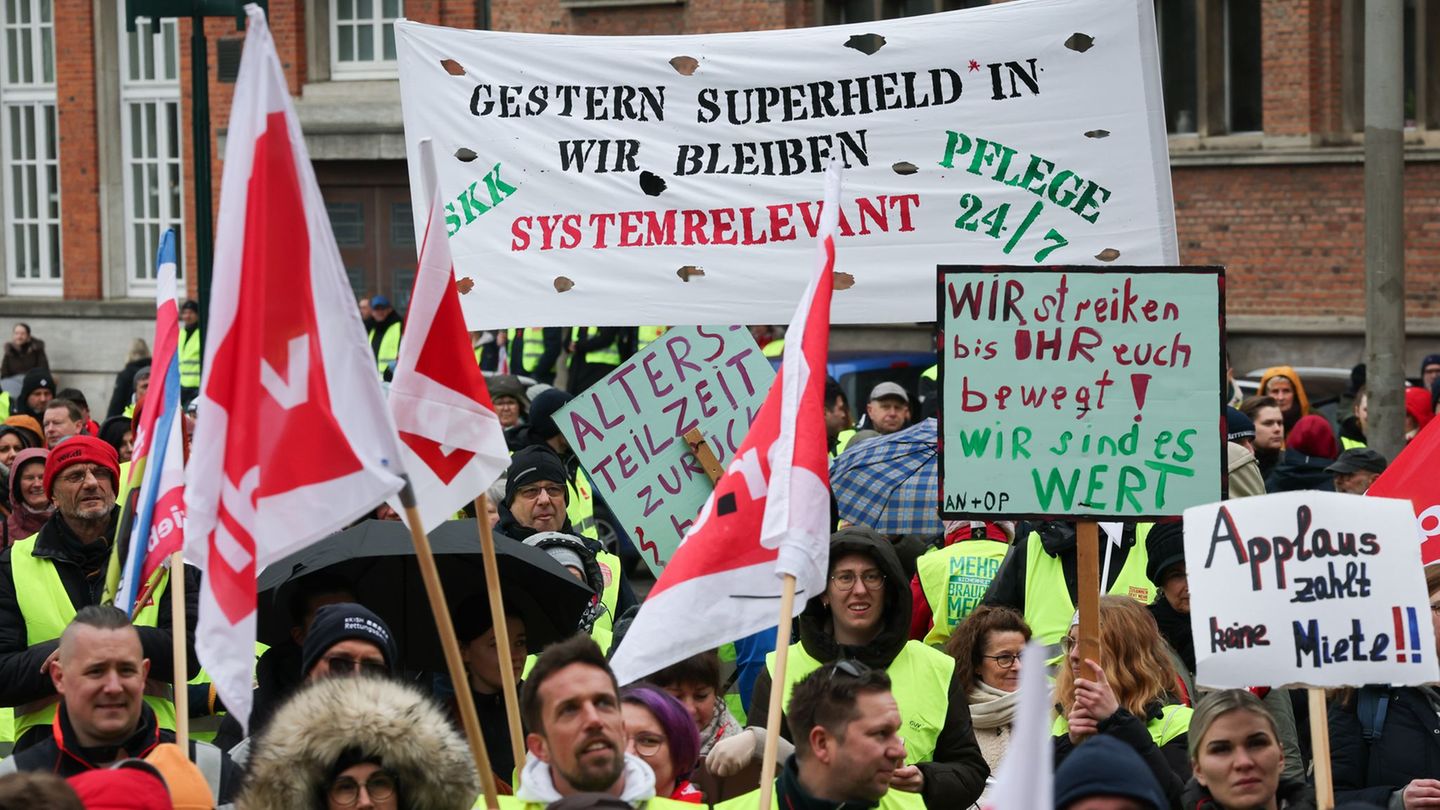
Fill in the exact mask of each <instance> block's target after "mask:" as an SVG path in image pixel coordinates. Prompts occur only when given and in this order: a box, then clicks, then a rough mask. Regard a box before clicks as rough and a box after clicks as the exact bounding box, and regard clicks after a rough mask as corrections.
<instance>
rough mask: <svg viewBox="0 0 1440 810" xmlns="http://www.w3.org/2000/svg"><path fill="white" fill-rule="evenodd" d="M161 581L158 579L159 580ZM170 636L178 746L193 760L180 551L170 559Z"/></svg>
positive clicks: (183, 567) (183, 564)
mask: <svg viewBox="0 0 1440 810" xmlns="http://www.w3.org/2000/svg"><path fill="white" fill-rule="evenodd" d="M156 578H157V579H158V577H156ZM170 585H171V588H170V635H171V639H170V641H171V655H172V656H173V658H174V670H175V673H174V678H175V681H174V683H173V686H174V690H175V700H174V703H175V744H176V745H178V746H180V750H181V751H182V752H183V753H184V754H185V756H186V757H189V756H190V692H189V691H188V690H187V689H186V686H187V685H188V684H189V681H190V678H189V677H188V674H187V670H188V669H189V667H187V666H186V664H187V663H188V662H189V656H187V655H186V654H185V649H186V643H185V642H186V639H187V638H188V637H189V634H188V633H187V632H186V623H185V560H184V559H183V557H182V553H181V552H179V551H177V552H175V553H174V554H171V555H170Z"/></svg>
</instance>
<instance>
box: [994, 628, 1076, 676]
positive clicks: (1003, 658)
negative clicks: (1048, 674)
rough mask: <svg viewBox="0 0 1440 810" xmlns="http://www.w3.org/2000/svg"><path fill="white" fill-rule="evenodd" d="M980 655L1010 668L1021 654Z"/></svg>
mask: <svg viewBox="0 0 1440 810" xmlns="http://www.w3.org/2000/svg"><path fill="white" fill-rule="evenodd" d="M1066 638H1069V636H1066ZM1062 646H1063V643H1062ZM1067 652H1068V650H1067ZM980 657H981V658H989V659H990V660H991V661H994V662H995V666H997V667H1000V668H1001V669H1009V668H1011V667H1013V666H1015V662H1016V661H1019V660H1020V656H1018V655H1016V654H1015V653H1000V654H999V655H982V656H980Z"/></svg>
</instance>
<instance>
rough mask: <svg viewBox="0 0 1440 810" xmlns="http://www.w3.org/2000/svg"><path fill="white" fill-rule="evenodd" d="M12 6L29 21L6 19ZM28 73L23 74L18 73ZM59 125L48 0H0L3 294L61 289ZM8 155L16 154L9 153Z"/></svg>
mask: <svg viewBox="0 0 1440 810" xmlns="http://www.w3.org/2000/svg"><path fill="white" fill-rule="evenodd" d="M18 9H23V10H25V11H27V12H28V13H29V21H28V22H24V21H20V20H17V19H11V15H12V12H14V11H16V10H18ZM47 17H48V19H47ZM47 35H48V41H47ZM12 42H13V43H16V44H18V45H20V46H21V47H19V48H15V49H13V50H18V52H19V54H20V56H19V61H17V63H16V68H17V71H19V72H20V73H21V74H22V75H19V76H12V75H11V65H10V60H11V57H12V56H15V53H12ZM47 45H48V53H47V47H46V46H47ZM26 57H28V59H27V58H26ZM47 59H48V64H47ZM27 62H28V64H27ZM27 68H28V70H29V75H28V76H27V75H24V71H25V70H26V69H27ZM47 69H48V71H49V77H48V81H47V77H46V71H47ZM27 110H28V111H29V115H30V118H29V120H28V121H26V120H25V116H26V111H27ZM17 115H18V116H19V118H20V120H19V122H18V123H19V124H20V129H18V130H17V127H16V126H15V124H16V123H17V121H16V116H17ZM58 123H59V119H58V117H57V110H56V106H55V13H54V3H53V0H0V157H3V160H0V166H3V175H0V196H3V198H4V201H3V204H0V209H3V228H4V231H3V234H4V235H3V237H0V244H3V245H4V253H5V259H4V263H5V280H6V291H7V292H9V293H10V294H12V295H35V296H57V295H60V294H62V293H63V292H64V273H63V269H62V268H63V262H62V261H61V247H60V245H61V241H62V240H61V237H60V233H61V225H60V161H59V143H60V136H59V133H58V132H57V131H56V130H57V129H58ZM15 150H19V151H20V157H18V158H17V157H16V156H15V155H14V154H13V153H14V151H15ZM27 155H30V156H27ZM17 176H18V177H20V178H21V182H19V183H17V182H16V179H17ZM17 197H18V198H19V199H17ZM20 228H24V229H25V230H26V238H24V239H21V238H19V237H18V235H17V230H18V229H20ZM20 250H24V251H25V252H26V254H27V256H26V258H27V259H34V260H35V261H36V262H37V264H36V265H35V267H36V268H37V269H38V272H39V274H40V275H39V276H38V277H36V276H32V275H29V274H28V272H26V273H25V274H22V272H21V269H22V268H21V264H20V262H18V261H17V260H16V252H17V251H20Z"/></svg>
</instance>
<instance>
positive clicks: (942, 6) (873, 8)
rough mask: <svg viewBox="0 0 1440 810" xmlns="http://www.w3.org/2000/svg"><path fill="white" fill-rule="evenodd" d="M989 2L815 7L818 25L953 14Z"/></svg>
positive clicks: (833, 0) (856, 2) (922, 0)
mask: <svg viewBox="0 0 1440 810" xmlns="http://www.w3.org/2000/svg"><path fill="white" fill-rule="evenodd" d="M989 3H990V0H824V2H822V3H820V4H819V5H817V6H816V12H817V14H819V19H818V22H819V23H820V24H821V25H842V24H844V23H857V22H870V21H871V20H886V19H893V18H895V17H914V16H916V15H918V14H934V13H935V12H937V11H956V10H958V9H962V8H974V7H975V6H984V5H989Z"/></svg>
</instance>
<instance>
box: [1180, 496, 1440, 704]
mask: <svg viewBox="0 0 1440 810" xmlns="http://www.w3.org/2000/svg"><path fill="white" fill-rule="evenodd" d="M1185 560H1186V566H1185V567H1186V573H1187V576H1188V578H1189V586H1190V624H1191V629H1192V631H1193V632H1194V634H1195V659H1196V664H1197V668H1198V672H1197V673H1196V682H1197V683H1198V684H1199V685H1201V686H1207V687H1217V688H1219V687H1245V686H1274V687H1281V686H1300V685H1304V686H1313V687H1338V686H1361V685H1364V684H1371V683H1388V684H1395V685H1419V684H1423V683H1431V682H1434V681H1436V680H1440V667H1437V666H1436V654H1437V653H1436V645H1435V629H1434V625H1433V623H1432V621H1431V618H1430V599H1429V594H1428V593H1427V592H1426V590H1425V572H1424V569H1423V568H1422V567H1421V565H1420V539H1419V537H1418V535H1417V534H1416V530H1415V514H1414V512H1413V511H1412V510H1411V508H1410V504H1409V503H1408V502H1407V501H1402V500H1398V499H1394V498H1372V497H1368V496H1360V495H1343V494H1339V493H1334V492H1313V491H1309V492H1286V493H1281V494H1277V495H1265V496H1261V497H1256V498H1243V499H1240V500H1233V501H1226V502H1224V503H1212V504H1206V505H1204V506H1197V507H1194V508H1192V509H1187V510H1185Z"/></svg>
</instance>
